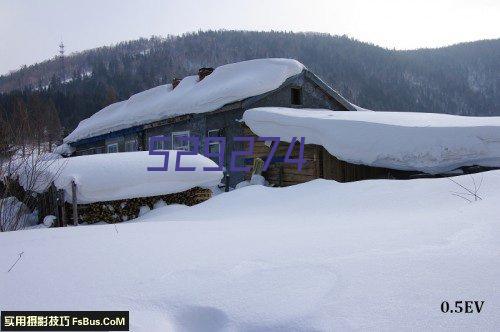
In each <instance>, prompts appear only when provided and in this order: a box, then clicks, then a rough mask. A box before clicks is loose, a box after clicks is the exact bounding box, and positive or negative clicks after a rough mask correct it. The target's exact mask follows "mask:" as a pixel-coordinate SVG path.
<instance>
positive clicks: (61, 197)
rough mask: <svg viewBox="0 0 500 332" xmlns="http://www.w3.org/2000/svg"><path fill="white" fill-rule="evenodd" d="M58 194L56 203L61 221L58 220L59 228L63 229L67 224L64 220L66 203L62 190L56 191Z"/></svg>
mask: <svg viewBox="0 0 500 332" xmlns="http://www.w3.org/2000/svg"><path fill="white" fill-rule="evenodd" d="M57 193H58V198H59V199H58V203H59V210H60V211H61V212H60V217H61V219H59V226H60V227H65V226H66V224H67V220H66V206H65V205H66V201H65V198H64V190H63V189H59V190H58V191H57Z"/></svg>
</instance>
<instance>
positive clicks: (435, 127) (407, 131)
mask: <svg viewBox="0 0 500 332" xmlns="http://www.w3.org/2000/svg"><path fill="white" fill-rule="evenodd" d="M243 120H244V121H245V124H246V125H248V126H249V127H250V129H252V131H253V132H254V133H256V134H257V135H260V136H277V137H281V140H282V141H287V142H290V140H291V138H292V137H294V136H296V137H305V141H306V144H318V145H322V146H324V147H325V149H327V150H328V152H330V154H332V155H333V156H335V157H337V158H339V159H341V160H344V161H347V162H350V163H354V164H363V165H369V166H376V167H387V168H392V169H400V170H408V171H422V172H426V173H431V174H433V173H443V172H447V171H451V170H454V169H456V168H458V167H462V166H474V165H480V166H486V167H500V117H467V116H457V115H447V114H435V113H410V112H332V111H331V110H324V109H291V108H281V107H262V108H255V109H251V110H247V111H246V112H245V113H244V115H243Z"/></svg>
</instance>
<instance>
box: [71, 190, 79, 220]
mask: <svg viewBox="0 0 500 332" xmlns="http://www.w3.org/2000/svg"><path fill="white" fill-rule="evenodd" d="M71 195H72V201H73V225H75V226H78V202H77V197H76V183H75V181H71Z"/></svg>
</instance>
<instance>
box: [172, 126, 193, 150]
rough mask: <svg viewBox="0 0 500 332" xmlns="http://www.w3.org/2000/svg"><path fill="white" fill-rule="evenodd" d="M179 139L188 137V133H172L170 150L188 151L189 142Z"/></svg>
mask: <svg viewBox="0 0 500 332" xmlns="http://www.w3.org/2000/svg"><path fill="white" fill-rule="evenodd" d="M181 137H189V131H188V130H187V131H177V132H173V133H172V150H184V151H189V140H182V139H180V138H181Z"/></svg>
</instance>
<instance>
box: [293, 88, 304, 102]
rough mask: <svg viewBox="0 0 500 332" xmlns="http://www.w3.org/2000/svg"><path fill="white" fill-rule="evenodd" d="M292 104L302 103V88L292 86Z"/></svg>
mask: <svg viewBox="0 0 500 332" xmlns="http://www.w3.org/2000/svg"><path fill="white" fill-rule="evenodd" d="M292 105H302V88H300V87H296V88H292Z"/></svg>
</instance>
